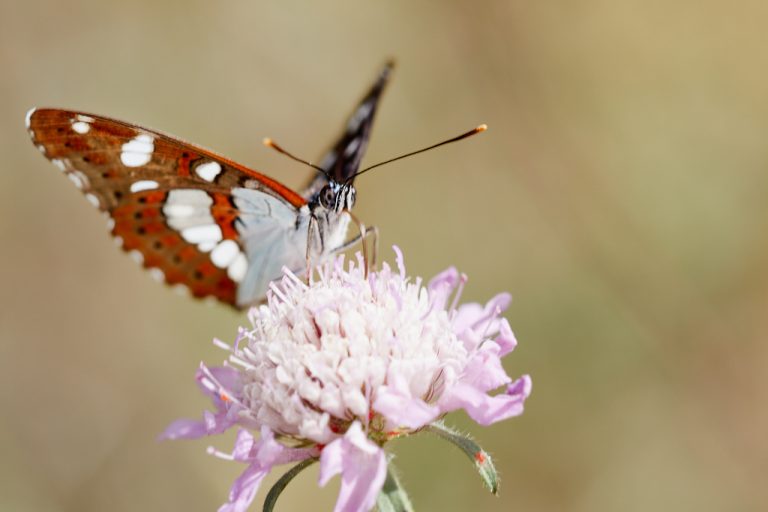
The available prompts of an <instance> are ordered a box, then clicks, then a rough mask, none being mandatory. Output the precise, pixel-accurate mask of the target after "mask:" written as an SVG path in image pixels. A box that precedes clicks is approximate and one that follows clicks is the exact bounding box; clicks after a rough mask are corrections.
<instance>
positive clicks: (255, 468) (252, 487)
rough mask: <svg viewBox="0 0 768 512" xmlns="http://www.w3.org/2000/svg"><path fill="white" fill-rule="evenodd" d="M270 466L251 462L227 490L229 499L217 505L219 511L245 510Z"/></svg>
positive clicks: (243, 511) (239, 511)
mask: <svg viewBox="0 0 768 512" xmlns="http://www.w3.org/2000/svg"><path fill="white" fill-rule="evenodd" d="M270 469H271V468H263V467H260V466H259V465H258V464H257V463H253V464H251V465H250V466H248V467H247V468H245V471H243V472H242V473H241V474H240V476H239V477H237V480H235V483H234V484H232V488H231V489H230V490H229V501H227V503H225V504H224V505H222V506H221V507H219V512H245V511H246V510H248V507H249V506H250V504H251V503H252V502H253V498H255V497H256V492H258V490H259V486H260V485H261V481H262V480H264V477H265V476H267V473H269V470H270Z"/></svg>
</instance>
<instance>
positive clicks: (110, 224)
mask: <svg viewBox="0 0 768 512" xmlns="http://www.w3.org/2000/svg"><path fill="white" fill-rule="evenodd" d="M107 229H108V230H110V231H112V230H113V229H115V219H113V218H112V217H108V218H107Z"/></svg>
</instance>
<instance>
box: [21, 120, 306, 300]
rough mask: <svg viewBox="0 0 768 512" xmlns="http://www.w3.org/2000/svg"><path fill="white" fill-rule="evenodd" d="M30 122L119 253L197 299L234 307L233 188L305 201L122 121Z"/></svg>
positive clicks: (240, 254) (240, 257)
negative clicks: (102, 216) (100, 216)
mask: <svg viewBox="0 0 768 512" xmlns="http://www.w3.org/2000/svg"><path fill="white" fill-rule="evenodd" d="M28 129H29V131H30V136H31V137H32V139H33V142H34V143H35V144H36V145H37V146H38V148H39V149H40V151H41V152H42V153H43V154H44V155H45V156H46V157H47V158H48V159H50V160H51V161H52V162H53V163H54V164H55V165H56V166H57V167H58V168H59V169H61V170H62V171H63V172H64V173H65V174H66V175H67V176H68V177H69V178H70V180H72V182H74V184H75V185H76V186H77V187H78V188H79V189H81V190H82V192H83V193H84V194H85V196H86V198H87V199H88V200H89V201H90V202H91V203H93V204H94V205H95V206H96V207H98V208H99V209H101V210H102V211H105V212H107V213H108V214H109V215H110V217H111V219H112V222H113V226H112V234H113V235H114V236H115V237H119V239H120V240H121V242H122V246H123V248H124V249H125V250H126V251H132V252H134V254H135V255H136V256H137V258H140V259H141V260H143V264H144V266H145V267H147V268H152V269H156V272H162V274H163V276H164V279H165V281H166V282H168V283H169V284H177V283H178V284H184V285H186V286H187V287H189V288H190V290H191V291H192V293H193V294H194V295H195V296H197V297H205V296H213V297H215V298H217V299H219V300H221V301H223V302H225V303H227V304H230V305H233V306H238V304H237V287H238V283H239V282H240V281H242V280H243V278H244V277H245V275H246V271H247V270H248V258H247V256H246V253H245V248H244V244H243V242H242V240H241V233H240V232H239V231H238V222H239V220H240V219H241V216H242V215H243V212H242V211H240V209H239V208H238V207H237V205H236V201H235V198H234V197H233V194H232V193H233V190H236V189H246V190H251V191H252V194H256V195H257V196H258V195H260V194H259V193H262V194H266V195H268V196H269V199H270V201H272V202H274V201H278V202H279V204H284V205H285V207H286V208H288V209H298V208H300V207H301V206H303V205H305V204H306V200H305V199H304V198H303V197H301V196H300V195H298V194H296V193H295V192H293V191H292V190H290V189H289V188H287V187H285V186H284V185H282V184H280V183H279V182H277V181H275V180H273V179H271V178H269V177H267V176H264V175H263V174H260V173H258V172H256V171H253V170H251V169H248V168H246V167H244V166H242V165H240V164H237V163H235V162H233V161H231V160H228V159H226V158H224V157H222V156H219V155H216V154H214V153H212V152H210V151H208V150H206V149H203V148H200V147H197V146H193V145H191V144H188V143H186V142H183V141H180V140H178V139H176V138H174V137H171V136H168V135H164V134H162V133H159V132H156V131H154V130H149V129H146V128H142V127H139V126H135V125H131V124H129V123H124V122H121V121H117V120H113V119H108V118H104V117H100V116H95V115H92V114H84V113H80V112H73V111H67V110H57V109H36V110H33V111H31V112H30V114H29V116H28ZM246 214H247V212H246ZM239 306H244V304H239Z"/></svg>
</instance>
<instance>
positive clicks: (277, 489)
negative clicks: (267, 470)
mask: <svg viewBox="0 0 768 512" xmlns="http://www.w3.org/2000/svg"><path fill="white" fill-rule="evenodd" d="M317 461H318V459H317V457H312V458H309V459H304V460H303V461H301V462H299V463H298V464H296V465H295V466H293V467H292V468H291V469H289V470H288V471H287V472H286V473H285V474H284V475H283V476H281V477H280V479H279V480H278V481H277V482H275V485H273V486H272V488H271V489H270V490H269V492H268V493H267V497H266V498H265V499H264V512H272V509H273V508H275V503H277V498H278V497H279V496H280V493H282V492H283V489H285V487H286V486H287V485H288V484H289V483H290V482H291V480H293V478H294V477H295V476H296V475H298V474H299V473H301V472H302V471H303V470H305V469H306V468H308V467H309V466H311V465H312V464H314V463H315V462H317Z"/></svg>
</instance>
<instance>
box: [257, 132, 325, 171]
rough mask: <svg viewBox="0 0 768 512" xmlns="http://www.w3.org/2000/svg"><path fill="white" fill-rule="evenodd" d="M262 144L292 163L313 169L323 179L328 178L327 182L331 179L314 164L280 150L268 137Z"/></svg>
mask: <svg viewBox="0 0 768 512" xmlns="http://www.w3.org/2000/svg"><path fill="white" fill-rule="evenodd" d="M262 142H263V143H264V145H265V146H267V147H268V148H272V149H274V150H275V151H277V152H278V153H282V154H283V155H285V156H287V157H288V158H290V159H291V160H294V161H296V162H299V163H301V164H304V165H308V166H310V167H311V168H313V169H315V170H317V171H319V172H321V173H323V174H324V175H325V177H326V178H328V179H329V180H330V179H331V177H330V176H329V175H328V173H327V172H326V171H325V169H323V168H322V167H318V166H317V165H315V164H313V163H311V162H307V161H306V160H302V159H301V158H299V157H297V156H294V155H292V154H291V153H289V152H288V151H286V150H284V149H283V148H281V147H280V146H278V145H277V143H276V142H275V141H273V140H272V139H270V138H269V137H265V138H264V140H263V141H262Z"/></svg>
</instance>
